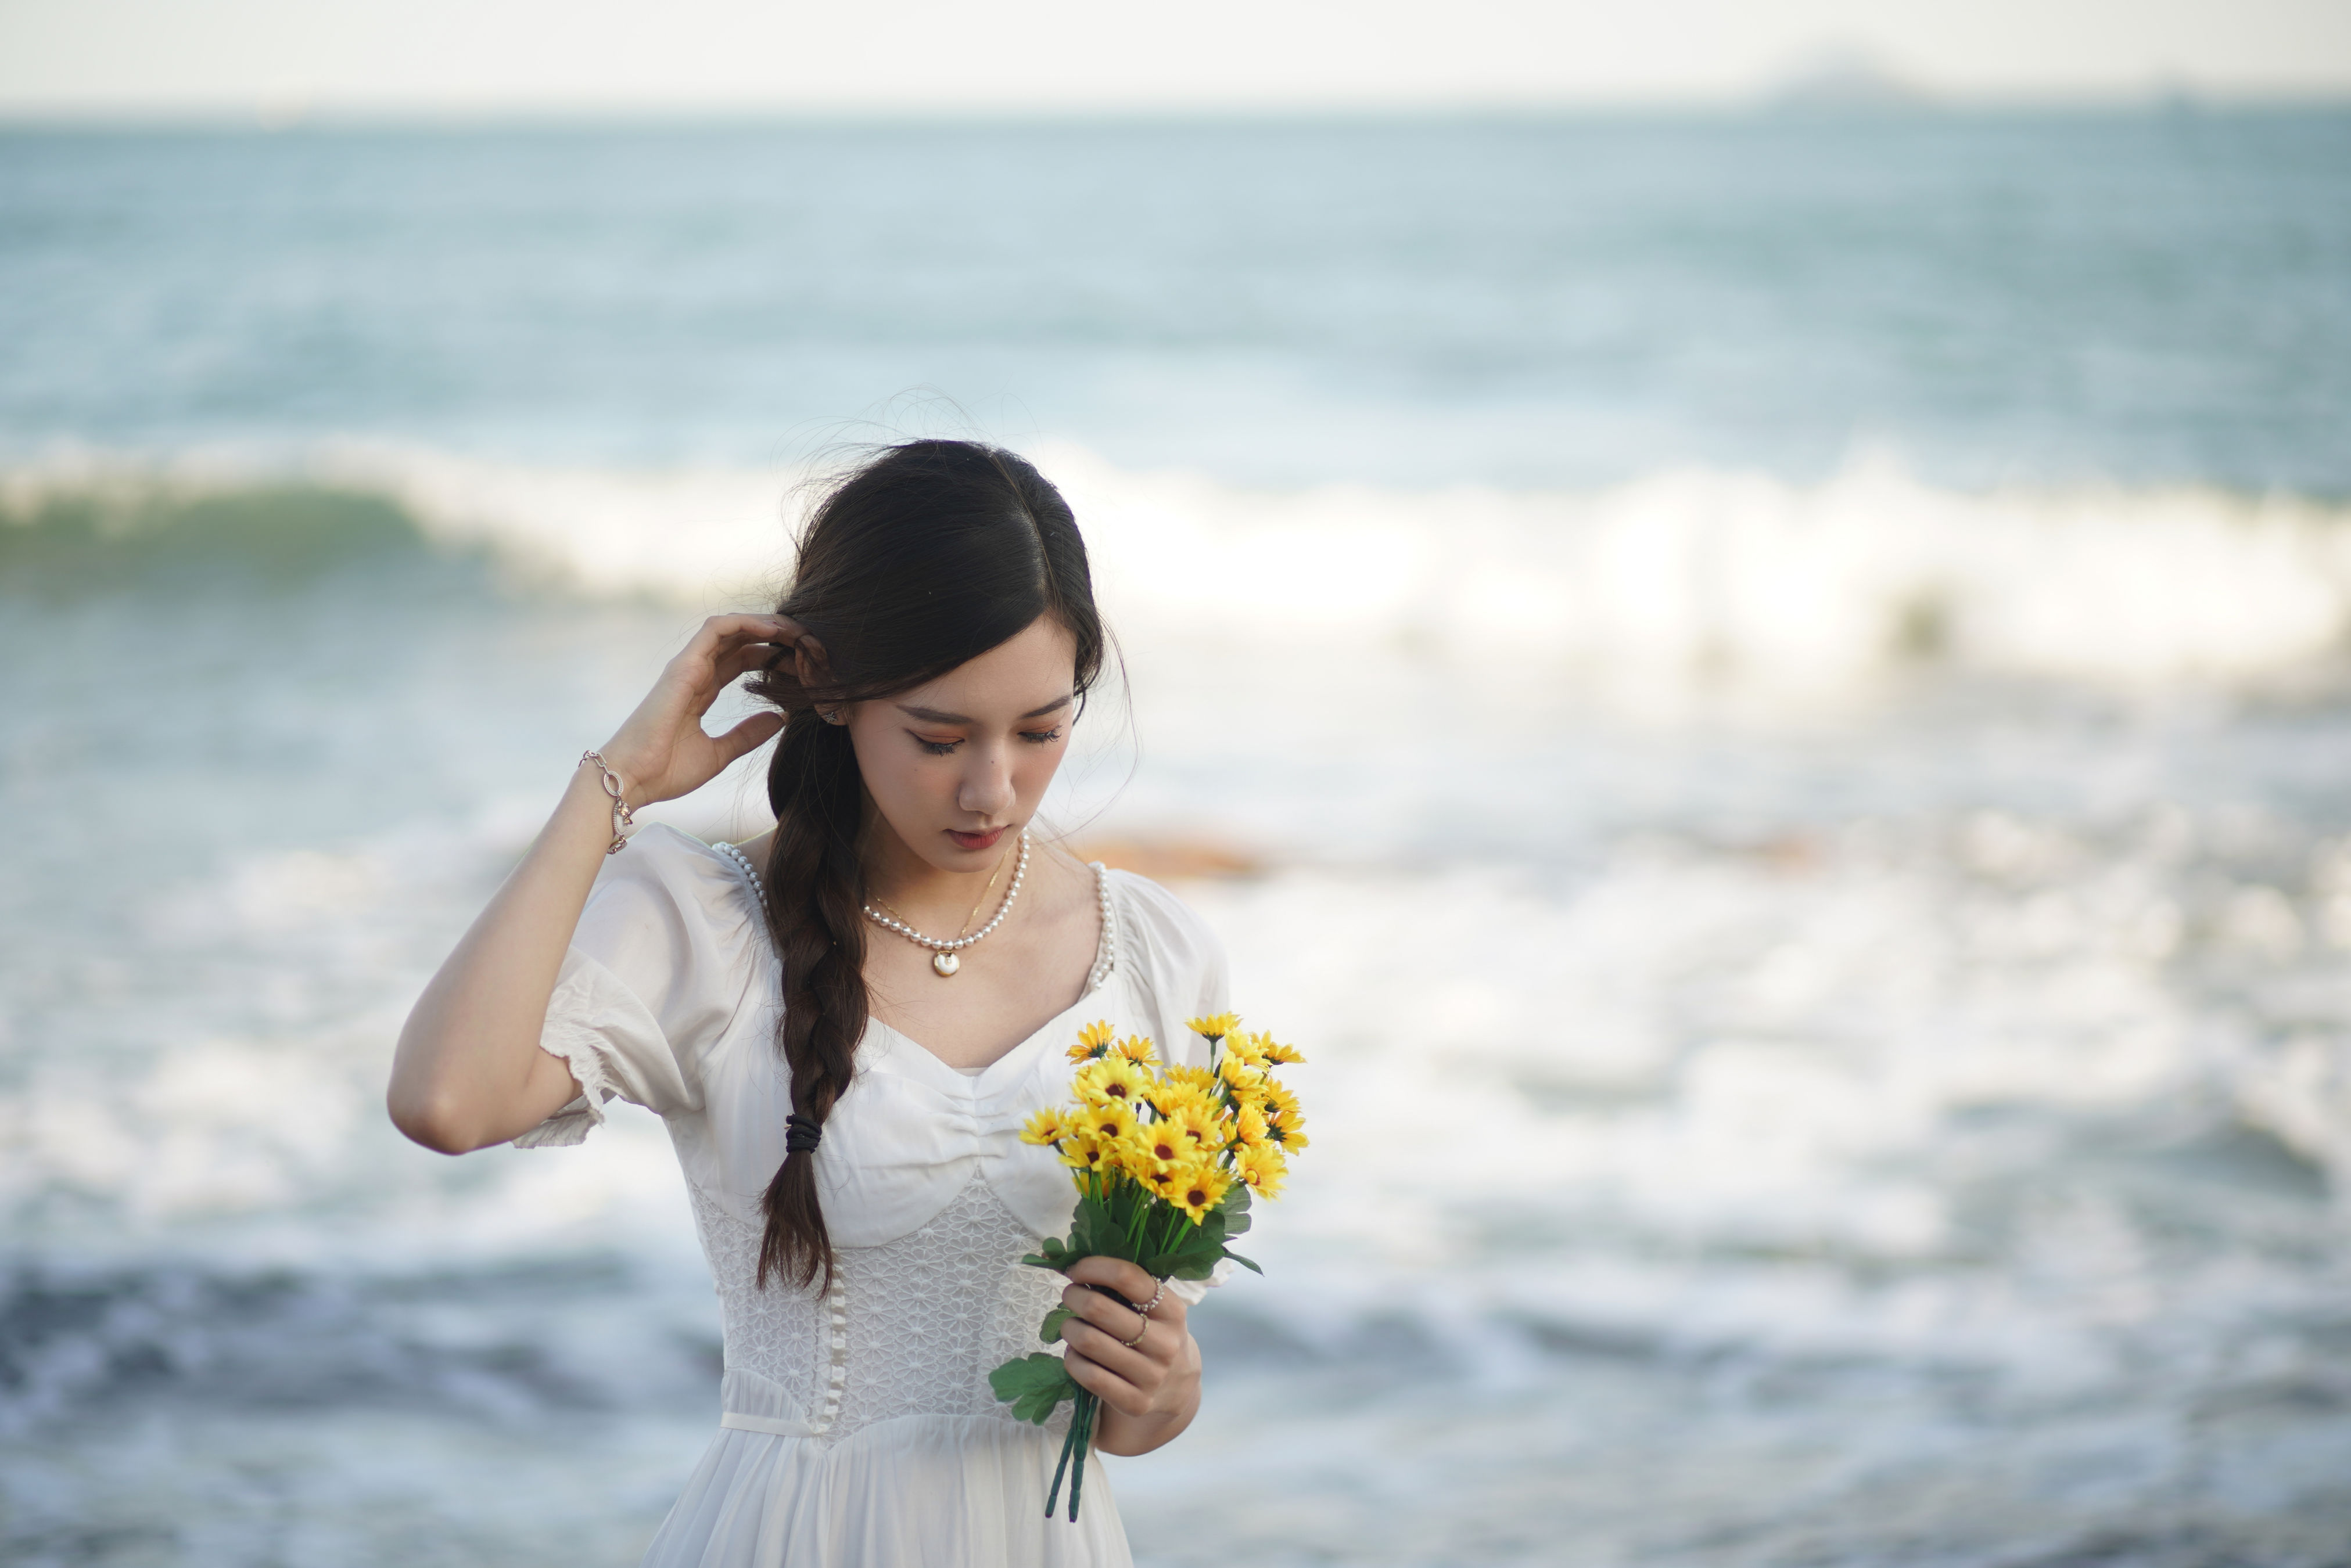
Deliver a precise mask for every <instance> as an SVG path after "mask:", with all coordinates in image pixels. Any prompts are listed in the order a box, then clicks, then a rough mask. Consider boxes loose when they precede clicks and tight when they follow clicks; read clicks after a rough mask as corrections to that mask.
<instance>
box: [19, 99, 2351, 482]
mask: <svg viewBox="0 0 2351 1568" xmlns="http://www.w3.org/2000/svg"><path fill="white" fill-rule="evenodd" d="M0 341H5V343H6V344H7V345H8V346H9V348H8V352H7V354H6V355H5V358H0V439H5V443H6V448H7V450H10V451H13V452H16V453H18V454H25V453H29V452H39V451H41V450H42V449H44V448H45V447H46V446H47V445H49V444H51V443H55V442H59V441H78V442H96V443H99V444H101V445H104V446H108V447H117V446H127V447H132V448H137V449H141V450H152V449H158V448H161V449H167V450H169V449H178V448H183V447H185V446H187V445H190V444H192V443H214V442H228V443H256V444H259V445H262V446H265V447H271V448H279V447H283V446H285V445H286V444H287V443H300V442H302V441H307V440H311V439H315V438H318V437H320V436H325V435H350V434H354V433H361V434H372V435H384V436H397V437H401V438H406V439H413V440H416V441H424V442H427V443H430V444H434V445H439V446H446V447H455V448H458V449H463V450H466V451H475V452H496V453H498V454H501V455H506V456H529V457H534V458H538V459H542V460H556V459H562V460H579V459H581V458H584V457H592V458H594V459H595V460H597V461H601V462H678V461H729V462H744V461H754V460H758V459H763V458H766V457H768V456H770V455H772V454H774V453H776V452H781V451H789V450H795V449H796V448H798V447H799V446H803V445H805V444H806V443H808V442H809V441H811V440H821V439H823V438H824V437H827V436H830V435H832V434H834V433H837V431H838V426H839V422H840V421H845V420H854V419H857V418H860V417H862V416H866V415H869V414H873V413H877V412H884V413H886V409H887V403H888V400H890V399H891V398H892V397H893V395H895V394H898V393H901V392H904V391H907V390H909V389H917V388H927V389H935V390H936V391H937V392H939V393H942V394H944V395H945V396H946V397H947V398H949V399H952V400H955V401H956V403H957V404H958V405H959V406H960V407H962V408H964V409H966V410H969V411H970V413H971V414H972V415H973V416H974V417H975V418H976V419H977V421H979V422H980V423H981V424H982V425H983V426H984V427H985V428H987V429H989V430H993V431H998V433H1002V434H1006V435H1008V436H1022V435H1028V434H1030V433H1032V432H1033V433H1036V434H1041V435H1045V436H1051V437H1061V438H1065V439H1069V440H1073V441H1078V442H1080V443H1081V444H1084V445H1087V446H1089V447H1092V448H1093V449H1094V450H1097V451H1099V452H1102V453H1104V454H1105V455H1107V456H1108V457H1110V458H1111V459H1112V460H1113V461H1114V462H1119V463H1122V464H1124V465H1128V466H1144V467H1158V466H1176V467H1184V468H1200V469H1206V470H1207V471H1208V472H1213V473H1217V474H1218V475H1220V476H1223V477H1225V478H1227V479H1231V480H1261V481H1267V482H1271V483H1302V482H1308V481H1314V480H1329V479H1340V480H1351V481H1364V482H1370V483H1412V484H1426V483H1445V482H1452V481H1460V480H1470V481H1479V482H1485V483H1499V484H1505V485H1512V486H1524V485H1537V484H1541V485H1555V484H1577V485H1583V484H1590V483H1601V482H1605V481H1609V480H1615V479H1621V478H1624V477H1626V476H1628V475H1631V474H1635V473H1639V472H1646V471H1648V470H1650V469H1653V468H1656V467H1658V466H1661V465H1665V464H1669V463H1690V462H1695V463H1701V464H1709V465H1716V466H1760V467H1761V468H1764V469H1766V470H1769V471H1771V472H1780V473H1783V474H1788V475H1792V476H1800V477H1802V476H1816V475H1818V474H1819V473H1821V472H1824V471H1826V470H1827V469H1829V468H1830V467H1832V466H1834V464H1835V463H1837V462H1839V461H1840V460H1841V459H1842V458H1843V457H1844V456H1845V455H1846V454H1847V453H1848V452H1850V451H1851V450H1852V449H1853V448H1854V447H1855V445H1856V443H1861V444H1876V445H1884V446H1890V447H1892V448H1894V449H1896V450H1898V451H1899V452H1902V453H1903V454H1905V455H1906V457H1907V459H1908V460H1909V461H1910V462H1912V463H1913V464H1914V465H1916V466H1917V467H1918V468H1919V469H1920V471H1921V472H1925V473H1927V474H1928V475H1930V476H1932V477H1936V478H1938V479H1941V480H1945V481H1949V482H1952V483H1970V484H1980V483H1989V482H1993V481H2000V480H2013V479H2019V478H2043V477H2050V476H2059V477H2066V478H2076V477H2084V476H2103V477H2107V478H2114V479H2120V480H2126V481H2133V482H2145V481H2155V480H2179V479H2191V480H2202V481H2209V482H2211V483H2219V484H2223V485H2228V486H2231V487H2237V488H2243V489H2251V490H2263V489H2268V488H2273V487H2277V488H2284V489H2288V490H2299V491H2304V492H2314V493H2334V494H2340V493H2344V492H2345V491H2346V490H2351V442H2346V441H2345V440H2344V439H2343V437H2342V411H2343V410H2344V409H2345V408H2346V406H2351V113H2345V112H2341V111H2308V112H2271V113H2254V112H2227V113H2222V112H2188V111H2182V112H2170V113H2154V112H2147V113H2132V114H2073V115H2058V114H2044V115H2037V116H2027V115H2011V116H1995V115H1978V114H1969V115H1956V114H1955V115H1928V114H1917V115H1891V116H1886V115H1879V116H1857V117H1856V116H1842V117H1839V116H1832V117H1825V118H1823V117H1806V116H1796V115H1791V116H1781V117H1768V116H1766V117H1736V118H1719V119H1705V118H1701V119H1625V120H1616V119H1595V120H1581V119H1567V120H1523V121H1514V120H1501V121H1459V122H1455V121H1445V120H1432V121H1426V122H1402V123H1365V124H1342V125H1330V124H1321V123H1312V122H1306V123H1275V124H1254V125H1253V124H1234V125H1207V126H1203V125H1189V124H1150V123H1138V124H1109V125H1092V124H1076V125H1054V126H1039V127H1020V126H965V125H948V126H928V127H893V126H887V125H872V126H810V127H769V126H754V127H740V128H727V127H715V128H679V129H674V130H446V131H423V132H415V131H399V132H393V131H369V130H331V129H320V130H300V131H293V132H283V133H276V134H268V133H260V132H250V133H237V132H210V133H185V134H162V133H154V132H128V131H125V132H105V131H99V132H77V133H70V134H68V133H57V132H39V131H25V130H18V131H14V132H9V133H6V134H5V135H0Z"/></svg>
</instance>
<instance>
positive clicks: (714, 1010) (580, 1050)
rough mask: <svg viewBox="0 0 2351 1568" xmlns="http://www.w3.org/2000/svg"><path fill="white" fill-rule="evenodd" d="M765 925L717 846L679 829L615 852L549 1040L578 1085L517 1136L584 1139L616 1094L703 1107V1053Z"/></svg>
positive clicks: (729, 1008)
mask: <svg viewBox="0 0 2351 1568" xmlns="http://www.w3.org/2000/svg"><path fill="white" fill-rule="evenodd" d="M764 940H766V933H765V932H764V931H762V930H760V929H758V926H757V924H756V921H755V919H754V910H753V909H752V908H751V907H750V905H749V904H748V902H747V899H746V898H745V897H744V894H743V890H742V886H741V884H740V883H739V882H738V881H737V878H736V876H735V873H734V872H733V871H731V870H730V869H729V868H728V867H726V865H725V864H724V863H722V862H721V861H720V860H719V858H718V857H717V856H716V854H715V853H713V852H712V851H711V850H710V849H709V848H708V847H707V846H704V845H703V844H701V843H699V842H698V841H696V840H695V839H693V838H690V837H688V836H685V835H684V834H682V833H679V832H677V831H676V830H675V829H674V828H669V827H660V826H656V827H653V828H651V829H649V830H648V831H646V832H643V833H640V834H639V835H637V836H636V837H635V838H634V839H632V841H631V842H630V845H629V847H628V848H627V849H626V850H624V851H622V853H621V854H619V855H615V856H613V857H611V858H609V859H607V860H606V861H605V863H604V865H603V867H601V869H600V870H599V872H598V874H597V878H596V886H595V888H594V889H593V890H592V891H591V892H590V894H589V896H588V904H587V907H586V908H585V909H582V910H581V911H580V925H579V928H578V929H577V930H575V931H574V932H573V933H572V938H571V945H570V948H569V950H568V951H567V952H566V953H565V954H564V958H563V968H562V970H561V971H559V974H558V976H557V978H556V982H555V991H554V993H553V995H551V996H550V997H549V999H548V1004H547V1023H546V1026H545V1027H544V1028H543V1029H542V1030H541V1031H540V1033H539V1040H538V1044H539V1049H541V1050H543V1051H545V1052H547V1053H548V1054H550V1055H554V1056H559V1057H561V1058H562V1059H563V1061H564V1063H565V1064H567V1065H568V1066H569V1067H570V1069H571V1075H572V1076H573V1077H574V1078H576V1079H577V1080H579V1083H580V1095H579V1096H578V1097H576V1098H575V1099H573V1100H572V1101H571V1103H570V1104H569V1105H567V1106H564V1107H563V1108H562V1109H561V1110H559V1111H558V1112H556V1113H555V1114H554V1115H553V1116H549V1117H548V1119H547V1120H545V1121H543V1122H541V1123H540V1124H539V1125H538V1126H537V1127H533V1128H532V1129H531V1130H530V1131H528V1132H527V1133H525V1134H523V1135H522V1136H521V1137H517V1138H516V1139H515V1140H514V1142H515V1146H516V1147H518V1148H544V1147H555V1146H558V1145H563V1144H575V1143H578V1142H580V1140H581V1139H583V1138H585V1137H587V1136H588V1133H589V1129H590V1128H591V1127H597V1126H599V1125H601V1123H602V1122H603V1120H604V1106H605V1103H606V1102H607V1101H610V1100H611V1099H612V1098H614V1097H615V1096H618V1097H619V1098H621V1099H623V1100H626V1101H628V1102H629V1103H630V1104H632V1105H638V1106H644V1107H645V1108H646V1109H647V1110H650V1111H653V1113H655V1114H656V1115H658V1116H674V1115H677V1114H679V1113H682V1112H694V1111H699V1110H700V1109H702V1105H703V1087H702V1076H703V1075H702V1063H703V1057H704V1055H705V1053H706V1052H707V1050H708V1048H709V1047H710V1046H711V1045H712V1044H715V1043H716V1040H717V1039H718V1037H719V1036H720V1035H721V1034H722V1033H724V1032H725V1030H726V1025H727V1023H728V1022H729V1021H730V1020H731V1019H732V1018H733V1017H734V1015H735V1013H736V1012H737V1009H738V1008H740V1007H741V1006H742V1005H743V1003H744V1002H745V999H746V997H747V993H748V991H749V987H750V983H751V978H752V975H753V973H754V972H755V971H756V965H755V964H754V963H753V962H752V961H751V951H750V948H749V944H750V943H751V942H754V941H764Z"/></svg>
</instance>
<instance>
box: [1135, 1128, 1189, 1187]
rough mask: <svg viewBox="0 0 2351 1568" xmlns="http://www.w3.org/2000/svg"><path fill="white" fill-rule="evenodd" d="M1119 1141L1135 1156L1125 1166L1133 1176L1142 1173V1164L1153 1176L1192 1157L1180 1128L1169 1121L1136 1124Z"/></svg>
mask: <svg viewBox="0 0 2351 1568" xmlns="http://www.w3.org/2000/svg"><path fill="white" fill-rule="evenodd" d="M1123 1141H1124V1142H1125V1144H1126V1147H1128V1148H1130V1149H1133V1150H1134V1152H1135V1154H1136V1155H1137V1156H1138V1157H1139V1158H1138V1161H1137V1163H1134V1164H1130V1165H1129V1166H1128V1167H1127V1168H1128V1169H1130V1170H1134V1171H1135V1173H1136V1174H1137V1175H1141V1174H1143V1165H1144V1163H1147V1164H1148V1167H1149V1168H1150V1170H1151V1171H1152V1172H1153V1173H1156V1172H1158V1171H1162V1170H1165V1169H1166V1168H1168V1167H1169V1166H1171V1165H1175V1164H1178V1163H1180V1162H1182V1161H1185V1160H1188V1159H1190V1158H1193V1152H1194V1146H1193V1143H1192V1140H1191V1139H1190V1138H1188V1137H1185V1136H1184V1129H1183V1128H1182V1127H1178V1126H1176V1125H1175V1123H1174V1122H1170V1121H1156V1122H1137V1123H1135V1124H1134V1130H1133V1131H1132V1132H1129V1133H1128V1134H1127V1135H1126V1137H1125V1139H1124V1140H1123Z"/></svg>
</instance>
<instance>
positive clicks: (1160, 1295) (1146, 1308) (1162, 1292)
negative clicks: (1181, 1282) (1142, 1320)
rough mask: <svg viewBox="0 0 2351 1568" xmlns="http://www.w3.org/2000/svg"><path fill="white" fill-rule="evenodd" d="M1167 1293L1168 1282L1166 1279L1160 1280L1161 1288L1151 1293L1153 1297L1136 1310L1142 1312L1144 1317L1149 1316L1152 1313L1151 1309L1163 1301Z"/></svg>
mask: <svg viewBox="0 0 2351 1568" xmlns="http://www.w3.org/2000/svg"><path fill="white" fill-rule="evenodd" d="M1166 1295H1167V1282H1166V1281H1165V1280H1162V1281H1160V1282H1159V1288H1158V1289H1157V1290H1155V1291H1154V1292H1152V1293H1151V1299H1150V1300H1149V1301H1147V1302H1145V1303H1143V1304H1142V1305H1141V1306H1139V1307H1137V1308H1135V1309H1134V1310H1135V1311H1137V1312H1139V1313H1141V1314H1143V1315H1144V1317H1149V1316H1150V1315H1151V1309H1152V1308H1154V1307H1155V1306H1157V1305H1158V1304H1159V1303H1160V1302H1161V1301H1163V1300H1165V1297H1166Z"/></svg>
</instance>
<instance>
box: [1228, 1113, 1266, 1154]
mask: <svg viewBox="0 0 2351 1568" xmlns="http://www.w3.org/2000/svg"><path fill="white" fill-rule="evenodd" d="M1233 1137H1234V1140H1235V1141H1236V1142H1238V1144H1239V1145H1240V1147H1243V1148H1245V1149H1248V1148H1263V1147H1266V1142H1267V1127H1266V1122H1265V1113H1264V1112H1263V1111H1261V1110H1259V1108H1258V1107H1257V1106H1241V1107H1240V1109H1238V1110H1237V1111H1235V1112H1234V1113H1233Z"/></svg>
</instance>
